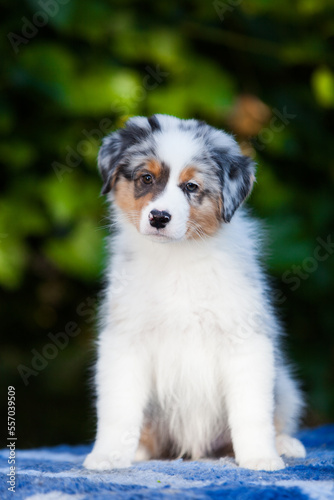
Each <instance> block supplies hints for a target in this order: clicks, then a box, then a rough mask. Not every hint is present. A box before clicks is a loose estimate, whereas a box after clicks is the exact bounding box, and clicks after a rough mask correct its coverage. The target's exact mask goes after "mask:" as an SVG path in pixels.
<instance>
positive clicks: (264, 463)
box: [239, 457, 285, 471]
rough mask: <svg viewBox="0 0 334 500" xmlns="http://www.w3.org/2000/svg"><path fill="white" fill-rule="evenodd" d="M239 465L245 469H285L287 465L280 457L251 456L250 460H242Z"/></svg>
mask: <svg viewBox="0 0 334 500" xmlns="http://www.w3.org/2000/svg"><path fill="white" fill-rule="evenodd" d="M239 466H240V467H243V468H244V469H252V470H269V471H273V470H280V469H284V467H285V465H284V462H283V460H282V459H281V458H280V457H274V458H251V459H249V460H242V461H240V462H239Z"/></svg>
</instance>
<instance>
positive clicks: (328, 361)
mask: <svg viewBox="0 0 334 500" xmlns="http://www.w3.org/2000/svg"><path fill="white" fill-rule="evenodd" d="M51 3H52V2H51ZM237 3H238V2H229V1H226V2H225V0H223V1H214V2H212V3H211V2H203V1H200V0H194V1H192V2H191V1H186V2H183V3H180V2H177V1H176V0H171V1H170V2H153V1H152V0H145V1H143V2H139V1H135V0H132V1H130V0H126V1H120V0H115V1H107V0H88V1H85V2H80V1H79V0H69V1H68V2H65V3H64V4H62V3H58V2H57V0H54V3H53V5H54V6H55V7H54V10H53V11H52V12H53V13H51V14H45V12H47V11H46V10H45V9H44V11H43V8H42V6H41V5H42V4H43V5H44V4H45V5H46V4H48V5H49V3H48V2H47V1H46V0H45V2H44V3H43V2H41V1H38V0H29V1H26V2H24V1H22V0H14V1H9V0H7V1H3V2H2V5H3V8H4V14H5V15H3V23H2V26H1V28H0V29H1V34H2V36H1V43H0V51H1V55H2V62H3V63H2V67H1V70H0V71H1V82H2V84H1V96H0V133H1V138H0V160H1V162H2V167H1V172H2V179H3V182H2V187H3V192H2V195H1V198H0V284H1V287H2V288H1V290H0V297H1V302H0V303H1V306H2V309H1V324H2V328H3V336H2V337H3V343H4V347H3V349H2V350H1V354H0V359H1V365H0V371H1V375H2V379H3V380H6V382H8V384H10V385H16V386H17V391H18V405H19V407H18V419H19V422H18V423H19V425H21V437H20V438H21V441H20V446H25V445H26V446H30V445H36V444H46V443H57V442H59V441H62V440H63V441H69V442H78V441H81V440H82V439H85V438H87V437H92V435H93V428H92V427H90V425H89V424H88V417H86V415H87V414H88V410H87V405H88V401H89V398H88V390H85V389H84V388H85V384H86V382H85V381H86V380H87V367H88V365H89V360H91V351H90V342H91V338H92V337H93V335H94V330H95V328H94V321H93V320H92V318H93V312H94V309H95V306H96V302H97V301H96V293H97V291H98V290H99V289H100V284H99V281H100V279H101V276H102V270H103V268H104V263H105V244H104V237H105V236H106V234H107V233H108V222H107V209H106V206H105V205H104V204H103V201H102V199H101V198H100V197H99V191H100V186H101V181H100V179H99V176H98V173H97V169H96V156H97V152H98V148H99V145H100V142H101V138H102V137H103V136H104V135H105V134H106V133H108V132H109V131H111V130H113V129H115V128H117V127H119V126H121V125H122V124H123V123H124V121H125V120H126V119H127V118H128V117H129V116H131V115H135V114H143V115H149V114H153V113H156V112H160V113H168V114H174V115H177V116H179V117H185V118H188V117H197V118H200V119H204V120H206V121H208V122H209V123H211V124H212V125H214V126H217V127H221V128H225V129H227V130H229V131H231V132H232V133H234V134H235V135H236V136H237V139H238V140H239V141H240V143H241V144H242V146H243V148H244V150H245V151H246V152H248V153H249V154H251V155H253V156H254V157H255V160H256V162H257V164H258V175H257V179H258V182H257V184H256V185H255V188H254V192H253V194H252V196H251V198H250V201H249V204H250V205H251V207H252V211H253V212H254V214H255V215H256V216H258V217H260V218H263V219H264V221H265V225H266V227H267V233H268V238H267V240H268V242H267V250H268V257H267V261H266V264H267V265H269V268H270V272H271V274H272V275H273V276H274V278H275V284H274V288H275V292H277V297H278V302H279V306H280V308H281V311H282V314H283V319H284V321H285V323H286V324H287V329H288V331H289V334H290V335H289V340H288V348H289V351H290V352H291V356H292V358H293V359H294V360H295V361H297V364H298V366H299V368H300V370H299V371H300V374H301V378H302V379H303V380H304V381H305V389H306V391H307V393H308V395H309V402H310V410H309V412H308V417H307V422H308V423H309V424H312V423H319V422H323V421H326V420H328V419H330V418H333V416H334V399H333V391H332V387H333V382H334V380H333V379H334V373H333V355H334V352H333V348H332V347H330V345H333V344H331V342H333V329H334V316H333V292H334V289H333V279H332V278H333V271H334V256H333V255H332V254H331V253H330V252H328V253H327V256H325V257H324V258H323V259H322V260H319V259H317V258H316V249H317V247H318V246H319V238H321V239H322V240H325V241H326V239H327V237H328V235H330V234H333V227H334V225H333V219H334V204H333V180H334V155H333V146H332V144H333V141H332V134H331V130H330V127H331V126H332V123H333V117H334V116H333V113H334V111H333V108H334V73H333V62H334V61H333V35H334V21H333V19H334V17H333V7H332V2H331V1H330V0H298V1H297V2H295V3H294V4H293V6H292V5H291V2H289V1H288V0H284V1H282V2H279V3H277V2H276V3H275V2H268V1H264V0H251V1H250V2H240V3H239V5H236V4H237ZM41 12H42V13H43V12H44V19H46V21H47V22H45V23H44V24H45V25H44V26H37V25H38V23H39V24H40V23H41V19H42V17H41V15H40V14H39V17H38V13H41ZM36 16H37V17H36ZM42 20H43V19H42ZM42 24H43V23H42ZM18 36H19V37H21V38H18ZM285 113H287V114H288V118H286V115H285ZM282 116H283V118H282ZM275 117H276V118H275ZM277 117H278V118H277ZM273 120H274V121H273ZM333 239H334V236H333ZM321 255H322V256H324V250H322V253H321ZM312 259H313V260H312ZM311 269H313V270H311ZM301 274H302V275H303V277H301ZM298 280H299V281H298ZM297 281H298V286H296V283H297ZM276 289H277V290H276ZM69 321H75V322H76V323H77V324H78V325H79V327H80V330H81V333H80V335H78V336H77V337H75V338H71V339H70V342H69V345H68V347H66V349H64V350H61V349H59V353H58V354H57V356H56V357H55V358H54V359H50V360H49V361H48V365H47V367H46V368H45V369H43V370H42V371H41V372H38V373H36V374H35V375H32V376H31V377H30V378H29V384H28V385H27V386H25V385H24V384H23V381H22V379H21V378H20V376H19V374H18V371H17V366H18V365H19V364H24V365H25V366H27V367H31V362H32V358H33V354H32V353H31V350H32V349H36V350H37V351H39V352H41V351H42V350H43V348H44V347H45V345H46V344H48V343H50V340H49V338H48V336H47V335H48V333H50V332H51V333H54V334H55V333H57V332H62V331H64V328H65V326H66V324H67V323H68V322H69ZM331 349H332V350H331ZM86 387H87V385H86ZM20 405H21V406H20ZM83 409H84V411H85V412H86V414H85V415H84V414H83ZM27 413H29V414H32V415H34V416H36V420H35V421H32V422H27V421H26V419H25V418H24V417H23V415H27ZM20 414H21V417H20ZM37 414H38V415H37ZM54 415H57V417H56V416H55V417H53V416H54ZM42 417H43V418H42ZM80 417H81V418H80ZM78 421H80V425H77V422H78ZM49 422H53V425H51V428H50V425H49Z"/></svg>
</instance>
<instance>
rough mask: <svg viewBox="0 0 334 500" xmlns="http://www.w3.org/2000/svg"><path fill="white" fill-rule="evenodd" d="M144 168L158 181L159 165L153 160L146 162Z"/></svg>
mask: <svg viewBox="0 0 334 500" xmlns="http://www.w3.org/2000/svg"><path fill="white" fill-rule="evenodd" d="M146 168H147V169H148V170H149V171H150V172H151V173H152V174H153V175H154V177H155V178H156V179H158V178H159V177H160V175H161V170H162V168H161V164H160V163H159V162H158V161H157V160H154V159H151V160H148V161H147V162H146Z"/></svg>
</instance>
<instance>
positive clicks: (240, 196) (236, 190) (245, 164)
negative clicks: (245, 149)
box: [215, 151, 255, 222]
mask: <svg viewBox="0 0 334 500" xmlns="http://www.w3.org/2000/svg"><path fill="white" fill-rule="evenodd" d="M215 160H216V163H217V164H218V168H219V171H218V175H219V178H220V182H221V186H222V195H223V208H222V218H223V220H224V222H230V221H231V219H232V217H233V214H234V212H235V211H236V210H237V208H238V207H239V206H240V205H241V203H242V202H243V201H244V200H245V199H246V198H247V196H248V195H249V194H250V192H251V190H252V187H253V183H254V180H255V164H254V162H253V161H252V159H251V158H249V157H248V156H244V155H241V154H234V155H231V154H227V153H226V152H225V151H222V152H221V153H220V154H215Z"/></svg>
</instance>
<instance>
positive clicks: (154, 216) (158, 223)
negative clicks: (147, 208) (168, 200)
mask: <svg viewBox="0 0 334 500" xmlns="http://www.w3.org/2000/svg"><path fill="white" fill-rule="evenodd" d="M148 218H149V221H150V224H151V226H152V227H156V228H157V229H160V228H164V227H165V226H166V224H168V222H169V221H170V220H171V218H172V216H171V215H170V214H169V213H168V212H165V211H162V212H160V210H152V211H151V212H150V214H149V216H148Z"/></svg>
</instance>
